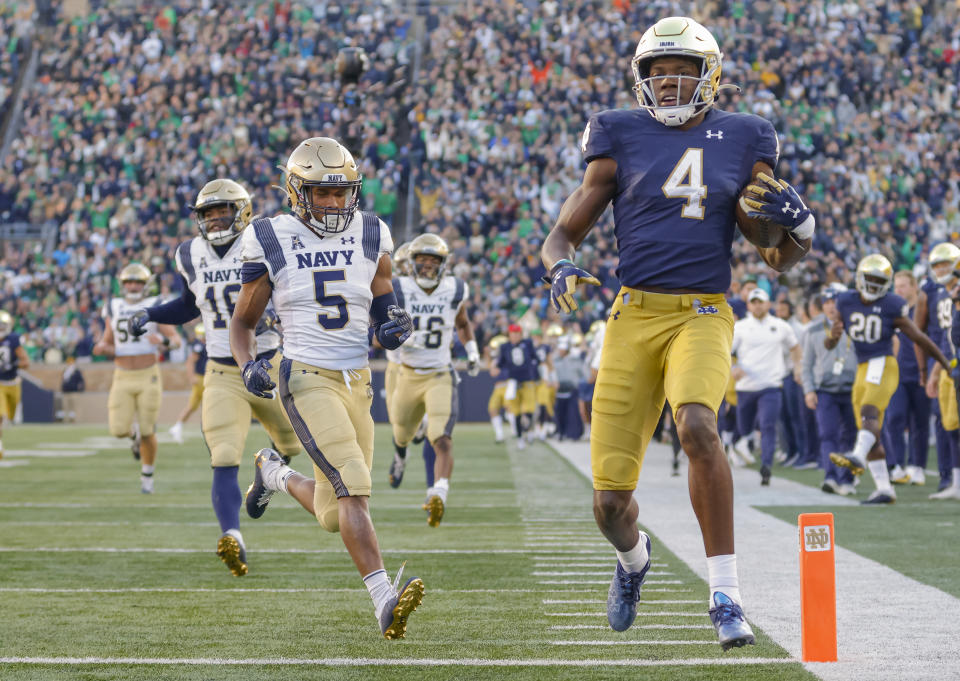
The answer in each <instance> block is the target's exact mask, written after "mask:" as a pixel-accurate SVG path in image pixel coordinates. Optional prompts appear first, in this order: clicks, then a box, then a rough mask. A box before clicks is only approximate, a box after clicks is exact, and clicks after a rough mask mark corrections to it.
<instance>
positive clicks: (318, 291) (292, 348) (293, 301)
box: [241, 212, 393, 370]
mask: <svg viewBox="0 0 960 681" xmlns="http://www.w3.org/2000/svg"><path fill="white" fill-rule="evenodd" d="M241 240H242V242H243V243H242V259H243V261H244V262H245V263H247V262H254V263H262V264H263V265H265V266H266V268H267V275H268V276H269V277H270V282H271V284H273V295H272V299H273V305H274V308H275V309H276V311H277V315H278V316H279V317H280V325H281V327H282V328H283V355H284V357H286V358H289V359H295V360H297V361H300V362H303V363H305V364H310V365H312V366H316V367H321V368H323V369H334V370H344V369H362V368H364V367H366V366H367V354H368V351H369V347H370V341H369V340H368V338H367V329H368V328H369V327H370V304H371V302H372V301H373V293H372V292H371V291H370V284H371V282H372V281H373V278H374V276H375V275H376V273H377V265H378V263H379V261H380V256H381V255H383V254H384V253H386V254H389V253H391V252H392V251H393V239H392V238H391V237H390V228H389V227H387V225H386V224H385V223H384V222H383V221H382V220H380V219H379V218H377V216H375V215H372V214H368V213H360V212H358V213H357V214H356V215H354V217H353V220H351V221H350V224H349V225H347V228H346V229H345V230H344V231H343V232H340V233H338V234H331V235H329V236H326V237H323V238H321V237H319V236H317V235H316V234H315V233H314V232H312V231H311V230H310V229H308V228H307V227H306V226H305V225H304V224H303V223H302V222H300V221H299V220H298V219H297V218H295V217H293V216H292V215H278V216H276V217H273V218H260V219H257V220H254V221H253V224H252V225H250V226H249V227H247V229H245V230H244V232H243V236H242V237H241Z"/></svg>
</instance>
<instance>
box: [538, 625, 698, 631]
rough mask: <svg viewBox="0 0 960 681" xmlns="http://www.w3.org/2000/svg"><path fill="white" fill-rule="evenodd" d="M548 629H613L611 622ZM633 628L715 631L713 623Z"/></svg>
mask: <svg viewBox="0 0 960 681" xmlns="http://www.w3.org/2000/svg"><path fill="white" fill-rule="evenodd" d="M547 628H548V629H551V630H555V631H566V630H581V629H582V630H586V629H604V630H606V631H613V629H611V628H610V625H609V624H554V625H552V626H550V627H547ZM630 628H631V629H644V630H647V629H649V630H660V629H663V630H670V629H709V630H710V631H713V625H712V624H634V625H633V626H632V627H630Z"/></svg>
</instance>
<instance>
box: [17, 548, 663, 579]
mask: <svg viewBox="0 0 960 681" xmlns="http://www.w3.org/2000/svg"><path fill="white" fill-rule="evenodd" d="M256 552H257V553H258V554H262V553H263V554H269V553H277V554H293V555H297V554H305V555H316V554H324V553H346V552H347V550H346V549H344V548H339V549H257V550H256ZM0 553H213V551H212V550H210V549H182V548H155V547H146V548H145V547H116V546H72V547H71V546H39V547H27V546H0ZM380 553H404V554H411V555H412V554H426V553H433V554H462V555H468V556H475V555H488V554H509V555H513V554H524V553H527V551H525V550H523V549H422V548H410V549H386V548H381V549H380ZM608 581H609V580H607V581H604V582H586V583H587V584H593V583H596V584H601V583H602V584H606V583H607V582H608ZM559 583H561V584H562V583H563V582H559ZM572 583H573V584H576V583H577V582H572ZM644 583H645V584H680V583H681V582H680V581H676V582H657V581H655V580H651V581H647V582H644Z"/></svg>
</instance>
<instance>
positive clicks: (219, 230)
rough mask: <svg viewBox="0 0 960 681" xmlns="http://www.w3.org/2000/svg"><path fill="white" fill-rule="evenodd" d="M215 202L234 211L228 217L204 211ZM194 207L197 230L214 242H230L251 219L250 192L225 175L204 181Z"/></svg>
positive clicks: (215, 244)
mask: <svg viewBox="0 0 960 681" xmlns="http://www.w3.org/2000/svg"><path fill="white" fill-rule="evenodd" d="M215 206H227V207H229V208H231V209H232V210H233V215H232V216H227V217H211V216H209V215H205V213H206V212H208V211H209V209H210V208H213V207H215ZM193 210H194V212H195V213H196V214H197V225H198V226H199V227H200V234H201V235H203V238H204V239H206V240H207V241H209V242H210V243H212V244H213V245H214V246H222V245H224V244H228V243H230V242H232V241H233V240H234V239H236V238H237V237H238V236H240V232H242V231H243V230H244V229H246V227H247V225H249V224H250V221H251V220H252V219H253V203H252V202H251V200H250V194H249V193H248V192H247V190H246V189H244V188H243V187H242V186H241V185H240V184H239V183H238V182H234V181H233V180H228V179H225V178H224V179H218V180H211V181H210V182H207V183H206V184H205V185H203V189H201V190H200V193H199V194H197V201H196V203H194V204H193ZM211 228H214V229H211Z"/></svg>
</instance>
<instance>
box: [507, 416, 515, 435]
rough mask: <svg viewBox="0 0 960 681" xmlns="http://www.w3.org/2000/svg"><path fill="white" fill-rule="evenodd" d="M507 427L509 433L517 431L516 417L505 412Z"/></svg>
mask: <svg viewBox="0 0 960 681" xmlns="http://www.w3.org/2000/svg"><path fill="white" fill-rule="evenodd" d="M507 426H509V427H510V432H511V433H515V432H516V431H517V417H516V416H515V415H513V414H511V413H510V412H507Z"/></svg>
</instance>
